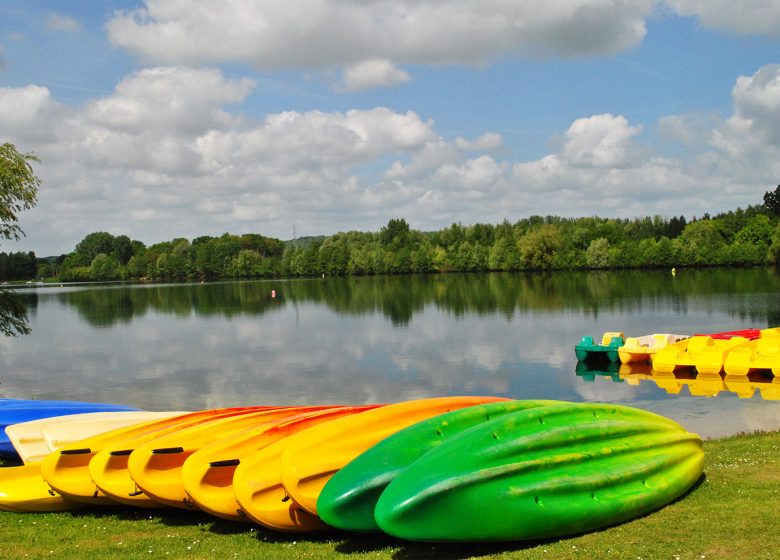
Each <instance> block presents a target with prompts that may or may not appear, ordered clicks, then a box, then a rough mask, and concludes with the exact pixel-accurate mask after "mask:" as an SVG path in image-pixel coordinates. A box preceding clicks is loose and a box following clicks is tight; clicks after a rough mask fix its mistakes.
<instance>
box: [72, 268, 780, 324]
mask: <svg viewBox="0 0 780 560" xmlns="http://www.w3.org/2000/svg"><path fill="white" fill-rule="evenodd" d="M272 290H274V291H275V292H276V295H277V297H276V298H273V297H272V296H271V292H272ZM777 293H780V278H778V275H777V274H776V272H774V271H773V270H771V269H743V270H731V269H709V270H699V271H696V270H685V271H684V272H683V273H681V274H678V275H677V276H675V277H673V276H672V275H671V274H670V273H669V272H660V271H636V270H629V271H613V272H551V273H491V274H480V273H474V274H437V275H416V276H369V277H362V278H326V279H309V280H290V281H282V280H279V281H275V282H266V281H263V282H225V283H216V284H178V285H155V286H116V287H100V288H94V289H84V290H74V291H66V292H62V293H60V294H59V295H58V297H59V299H60V301H62V302H63V303H66V304H68V305H72V306H74V307H76V308H77V309H78V312H79V314H80V315H81V316H82V317H84V318H85V319H86V320H87V321H88V322H89V323H90V324H92V325H95V326H109V325H112V324H115V323H117V322H129V321H130V320H132V318H133V317H136V316H142V315H144V314H146V313H147V312H148V311H149V310H153V311H155V312H157V313H169V314H175V315H180V316H186V315H191V314H195V315H201V316H211V315H219V316H225V317H231V316H234V315H262V314H263V313H265V312H266V311H268V310H269V309H272V308H276V307H278V306H279V305H284V304H285V303H307V302H310V303H316V304H320V305H325V306H327V307H329V308H331V309H332V310H334V311H335V312H337V313H340V314H364V313H375V312H380V313H382V314H383V315H385V316H386V317H388V318H389V319H390V320H391V322H392V323H393V324H394V325H396V326H403V325H406V324H408V323H409V321H410V320H411V319H412V317H413V316H414V314H415V312H419V311H422V310H423V309H424V308H425V307H426V306H428V305H431V304H433V305H435V306H436V307H437V308H439V309H442V310H445V311H447V312H449V313H452V314H454V315H456V316H459V315H463V314H466V313H476V314H480V315H486V314H492V313H501V314H502V315H505V316H506V317H512V316H513V315H514V314H515V313H525V312H529V311H563V310H571V311H582V312H585V313H587V314H593V315H597V314H598V313H600V312H605V311H615V310H619V311H621V312H641V311H642V310H643V309H653V308H654V307H655V306H658V305H663V306H664V307H667V308H671V309H672V310H674V311H677V312H685V311H686V310H687V309H688V307H689V306H690V303H691V302H692V301H694V300H696V299H698V298H701V297H708V298H710V299H711V300H712V301H713V304H714V305H718V306H719V307H718V311H722V312H725V313H730V314H732V315H734V316H737V317H739V318H740V319H743V320H744V319H748V320H750V321H752V322H754V323H755V324H756V325H757V326H762V324H763V323H766V324H767V325H769V326H776V325H780V299H778V298H777V297H776V296H775V294H777ZM713 296H722V297H720V298H715V299H713ZM761 298H765V299H761Z"/></svg>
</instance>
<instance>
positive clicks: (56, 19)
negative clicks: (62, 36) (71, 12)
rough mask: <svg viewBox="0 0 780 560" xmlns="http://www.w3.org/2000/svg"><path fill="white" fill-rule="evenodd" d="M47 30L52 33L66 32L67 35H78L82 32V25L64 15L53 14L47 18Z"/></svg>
mask: <svg viewBox="0 0 780 560" xmlns="http://www.w3.org/2000/svg"><path fill="white" fill-rule="evenodd" d="M45 25H46V28H47V29H51V30H52V31H64V32H66V33H78V32H79V31H81V23H80V22H79V21H78V20H77V19H75V18H73V17H71V16H66V15H63V14H56V13H51V14H49V15H48V16H46V22H45Z"/></svg>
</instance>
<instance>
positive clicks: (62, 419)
mask: <svg viewBox="0 0 780 560" xmlns="http://www.w3.org/2000/svg"><path fill="white" fill-rule="evenodd" d="M181 414H186V412H183V411H179V412H147V411H143V410H132V411H117V412H86V413H83V414H72V415H69V416H54V417H51V418H40V419H38V420H31V421H29V422H21V423H19V424H13V425H11V426H8V427H6V429H5V433H6V434H8V439H10V440H11V443H12V444H13V446H14V448H15V449H16V451H17V453H19V457H21V459H22V461H23V462H24V463H35V462H39V461H43V458H44V457H46V455H48V454H49V453H51V452H52V451H56V450H57V449H59V448H61V447H63V446H64V445H67V444H69V443H71V442H74V441H79V440H82V439H85V438H88V437H92V436H94V435H97V434H100V433H104V432H108V431H111V430H115V429H117V428H122V427H125V426H132V425H133V424H140V423H142V422H149V421H151V420H160V419H163V418H170V417H171V416H178V415H181Z"/></svg>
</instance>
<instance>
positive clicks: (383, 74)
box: [340, 59, 411, 92]
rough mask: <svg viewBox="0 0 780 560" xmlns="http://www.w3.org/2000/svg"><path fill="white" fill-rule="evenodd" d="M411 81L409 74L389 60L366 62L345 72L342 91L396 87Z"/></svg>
mask: <svg viewBox="0 0 780 560" xmlns="http://www.w3.org/2000/svg"><path fill="white" fill-rule="evenodd" d="M410 79H411V76H409V74H408V73H407V72H405V71H404V70H401V69H400V68H396V67H395V66H394V65H393V63H392V62H390V61H389V60H384V59H373V60H365V61H363V62H359V63H358V64H355V65H353V66H350V67H348V68H346V69H345V70H344V77H343V79H342V83H341V86H340V89H341V90H343V91H349V92H354V91H361V90H365V89H372V88H377V87H386V86H395V85H399V84H403V83H406V82H408V81H409V80H410Z"/></svg>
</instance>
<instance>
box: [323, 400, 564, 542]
mask: <svg viewBox="0 0 780 560" xmlns="http://www.w3.org/2000/svg"><path fill="white" fill-rule="evenodd" d="M551 404H561V403H560V401H530V400H529V401H501V402H495V403H489V404H482V405H475V406H469V407H467V408H462V409H459V410H454V411H452V412H447V413H445V414H440V415H438V416H434V417H432V418H429V419H427V420H423V421H422V422H418V423H417V424H413V425H412V426H409V427H408V428H405V429H403V430H401V431H399V432H396V433H395V434H393V435H392V436H390V437H388V438H386V439H384V440H382V441H380V442H379V443H377V444H376V445H374V446H373V447H371V448H369V449H368V450H367V451H365V452H363V453H362V454H361V455H359V456H357V457H356V458H355V459H353V460H352V461H351V462H350V463H348V464H347V465H346V466H344V467H343V468H342V469H341V470H340V471H338V472H337V473H336V474H334V475H333V477H332V478H331V479H330V480H329V481H328V483H327V484H326V485H325V487H324V488H323V489H322V492H321V493H320V496H319V498H318V499H317V513H318V515H319V516H320V518H321V519H322V520H323V521H325V523H327V524H328V525H331V526H333V527H336V528H339V529H345V530H349V531H379V527H378V526H377V524H376V521H375V520H374V507H375V506H376V502H377V500H378V499H379V495H380V494H381V493H382V491H383V490H384V489H385V487H386V486H387V485H388V484H390V482H391V481H392V480H393V479H394V478H395V477H396V476H398V474H399V473H401V472H403V471H404V470H405V469H406V468H407V467H408V466H409V465H411V464H412V463H413V462H414V461H416V460H417V459H419V458H420V457H422V456H423V455H425V454H426V453H428V452H429V451H430V450H432V449H434V448H436V447H438V446H439V445H441V444H442V443H444V442H446V441H449V440H450V439H451V438H452V437H454V436H456V435H457V434H459V433H461V432H463V431H465V430H467V429H469V428H472V427H474V426H476V425H478V424H481V423H484V422H488V421H490V420H492V419H494V418H497V417H499V416H503V415H505V414H509V413H511V412H517V411H519V410H526V409H529V408H536V407H540V406H546V405H551Z"/></svg>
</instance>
